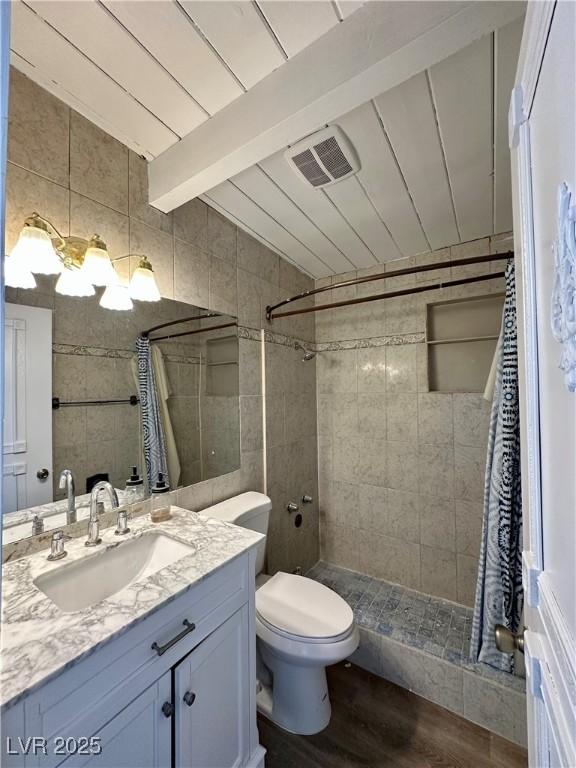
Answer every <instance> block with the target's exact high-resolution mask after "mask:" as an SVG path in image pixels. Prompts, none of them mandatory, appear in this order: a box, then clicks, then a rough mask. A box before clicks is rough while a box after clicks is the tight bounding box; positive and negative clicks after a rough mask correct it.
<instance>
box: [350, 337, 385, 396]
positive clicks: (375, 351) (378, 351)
mask: <svg viewBox="0 0 576 768" xmlns="http://www.w3.org/2000/svg"><path fill="white" fill-rule="evenodd" d="M387 349H390V348H387V347H370V348H367V349H359V350H358V392H371V393H374V394H377V393H379V394H383V393H384V392H386V379H387V369H386V355H387Z"/></svg>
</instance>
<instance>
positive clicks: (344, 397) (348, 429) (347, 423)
mask: <svg viewBox="0 0 576 768" xmlns="http://www.w3.org/2000/svg"><path fill="white" fill-rule="evenodd" d="M330 408H331V415H332V435H333V437H334V439H335V440H346V439H347V438H349V437H357V436H359V422H358V411H359V406H358V396H357V395H356V394H354V393H344V394H338V395H332V396H331V397H330Z"/></svg>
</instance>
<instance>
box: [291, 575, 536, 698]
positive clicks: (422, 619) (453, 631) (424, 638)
mask: <svg viewBox="0 0 576 768" xmlns="http://www.w3.org/2000/svg"><path fill="white" fill-rule="evenodd" d="M306 575H307V576H308V577H310V578H312V579H315V580H316V581H319V582H321V583H322V584H325V585H326V586H327V587H330V588H331V589H333V590H334V591H335V592H337V593H338V594H339V595H340V596H341V597H343V598H344V599H345V600H346V602H347V603H348V604H349V605H350V607H351V608H352V610H353V611H354V617H355V620H356V623H357V624H358V626H360V627H364V628H365V629H370V630H372V631H374V632H377V633H379V634H382V635H386V636H387V637H390V638H391V639H392V640H396V641H397V642H399V643H404V644H405V645H410V646H412V647H413V648H419V649H420V650H422V651H425V652H427V653H430V654H432V655H433V656H437V657H440V658H442V659H445V660H446V661H449V662H451V663H453V664H457V665H459V666H462V667H465V668H466V669H467V670H469V671H472V672H475V673H477V674H479V675H482V676H483V677H489V678H492V679H494V680H496V681H497V682H499V683H500V684H503V685H506V686H509V687H511V688H514V689H515V690H518V691H523V690H524V688H525V682H524V679H523V678H521V677H517V676H516V675H510V674H507V673H505V672H500V671H498V670H495V669H493V668H492V667H490V666H488V665H487V664H475V663H473V662H471V661H470V658H469V655H468V649H469V647H470V633H471V629H472V609H471V608H467V607H466V606H464V605H457V604H456V603H451V602H449V601H447V600H442V599H441V598H438V597H432V596H430V595H426V594H424V593H422V592H416V591H415V590H413V589H408V588H407V587H402V586H399V585H397V584H390V583H389V582H387V581H383V580H381V579H375V578H373V577H372V576H366V575H365V574H362V573H356V572H354V571H348V570H346V569H345V568H338V567H336V566H334V565H330V564H328V563H323V562H319V563H317V564H316V565H315V566H314V567H313V568H312V569H311V570H310V571H309V572H308V573H307V574H306Z"/></svg>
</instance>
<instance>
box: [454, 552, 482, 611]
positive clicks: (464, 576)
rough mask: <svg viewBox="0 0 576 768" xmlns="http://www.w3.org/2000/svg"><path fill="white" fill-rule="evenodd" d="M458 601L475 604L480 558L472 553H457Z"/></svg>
mask: <svg viewBox="0 0 576 768" xmlns="http://www.w3.org/2000/svg"><path fill="white" fill-rule="evenodd" d="M456 560H457V578H458V602H459V603H462V604H463V605H469V606H471V607H473V606H474V595H475V593H476V579H477V576H478V558H477V557H471V556H470V555H457V558H456Z"/></svg>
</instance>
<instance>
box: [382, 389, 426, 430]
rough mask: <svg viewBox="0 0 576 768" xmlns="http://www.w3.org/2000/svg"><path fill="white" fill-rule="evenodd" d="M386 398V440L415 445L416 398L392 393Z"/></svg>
mask: <svg viewBox="0 0 576 768" xmlns="http://www.w3.org/2000/svg"><path fill="white" fill-rule="evenodd" d="M386 397H387V404H386V409H387V421H388V427H387V435H388V440H391V441H400V442H403V443H415V442H416V440H417V437H418V405H417V396H416V395H413V394H400V393H398V392H392V393H389V394H388V395H387V396H386Z"/></svg>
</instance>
